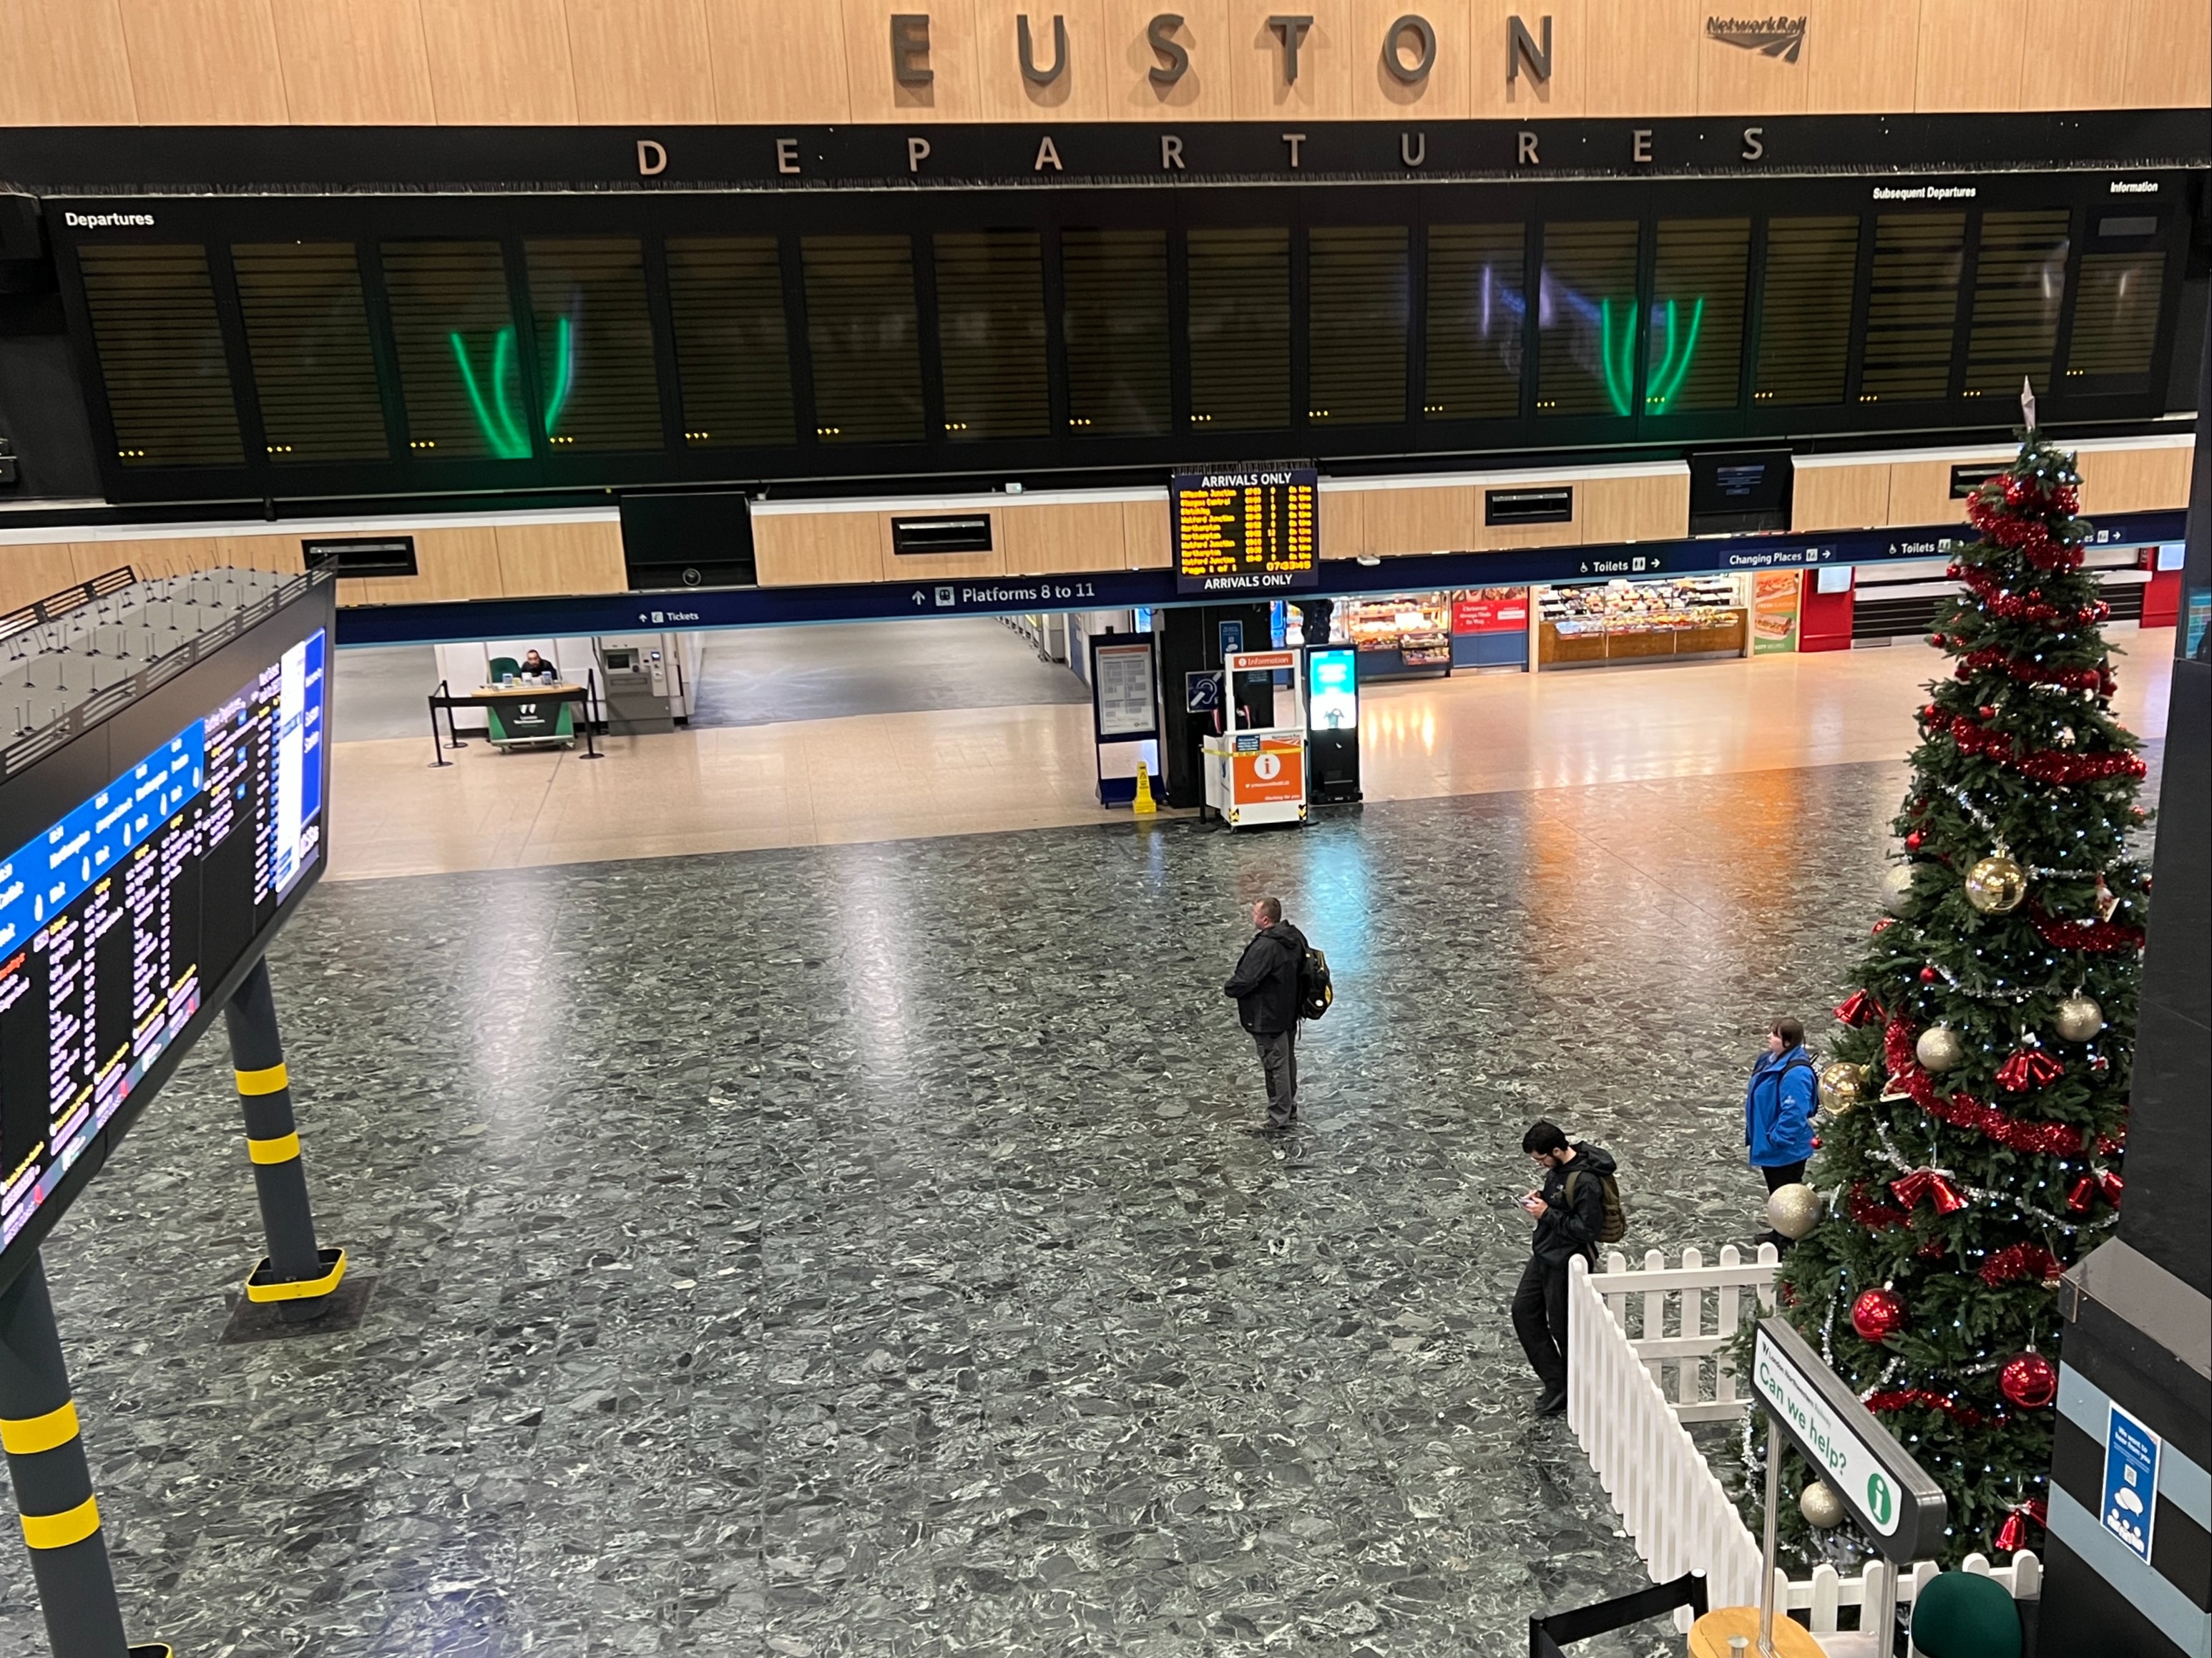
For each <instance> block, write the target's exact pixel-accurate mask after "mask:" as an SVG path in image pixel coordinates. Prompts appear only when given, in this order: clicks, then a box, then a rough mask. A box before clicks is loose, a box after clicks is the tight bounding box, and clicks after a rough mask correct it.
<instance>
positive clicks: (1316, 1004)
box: [1298, 944, 1336, 1019]
mask: <svg viewBox="0 0 2212 1658" xmlns="http://www.w3.org/2000/svg"><path fill="white" fill-rule="evenodd" d="M1335 1000H1336V984H1335V982H1334V980H1332V979H1331V978H1329V976H1328V957H1327V956H1325V955H1323V954H1322V953H1321V952H1320V951H1319V950H1316V948H1314V947H1313V946H1312V945H1310V944H1309V945H1307V946H1306V948H1305V949H1304V953H1303V954H1300V956H1299V957H1298V1017H1299V1018H1301V1019H1318V1018H1320V1017H1321V1016H1322V1015H1323V1014H1325V1013H1327V1012H1328V1009H1329V1004H1330V1003H1333V1002H1334V1001H1335Z"/></svg>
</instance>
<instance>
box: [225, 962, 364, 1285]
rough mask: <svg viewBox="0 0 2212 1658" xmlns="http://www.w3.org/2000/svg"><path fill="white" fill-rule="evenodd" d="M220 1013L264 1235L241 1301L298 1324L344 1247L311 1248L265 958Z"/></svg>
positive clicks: (339, 1268)
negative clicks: (263, 1251)
mask: <svg viewBox="0 0 2212 1658" xmlns="http://www.w3.org/2000/svg"><path fill="white" fill-rule="evenodd" d="M223 1016H224V1021H225V1023H226V1024H227V1025H228V1027H229V1030H230V1061H231V1064H232V1065H233V1066H234V1067H235V1068H236V1070H237V1073H238V1100H239V1104H240V1105H241V1106H244V1107H245V1110H246V1155H248V1156H250V1157H251V1158H252V1160H253V1185H254V1188H255V1190H256V1192H258V1195H259V1197H260V1199H261V1227H262V1230H263V1232H264V1234H266V1235H267V1237H268V1240H269V1254H268V1257H267V1259H264V1261H263V1262H262V1263H261V1265H259V1266H258V1267H256V1268H255V1269H254V1270H253V1275H252V1277H249V1278H248V1279H247V1280H246V1298H247V1299H248V1300H250V1301H265V1302H270V1303H274V1304H275V1306H276V1310H277V1314H278V1316H279V1317H281V1318H282V1319H283V1320H285V1321H286V1322H287V1323H290V1324H301V1323H305V1322H306V1321H307V1320H310V1319H313V1318H315V1317H317V1316H319V1314H321V1313H322V1312H323V1311H324V1310H325V1308H327V1307H328V1306H329V1304H330V1297H331V1291H332V1290H334V1289H337V1287H338V1280H339V1279H340V1278H342V1277H344V1276H345V1252H344V1251H343V1250H339V1249H319V1248H317V1247H316V1245H315V1214H314V1210H313V1209H312V1208H311V1207H310V1206H309V1204H308V1203H307V1171H306V1169H305V1168H303V1167H301V1162H300V1134H299V1125H298V1124H297V1123H296V1122H295V1120H294V1119H293V1116H292V1085H291V1078H290V1077H289V1075H288V1074H287V1073H286V1071H285V1069H284V1045H283V1039H282V1038H281V1036H280V1035H279V1034H278V1033H277V1029H276V997H275V995H274V994H273V993H272V992H271V991H270V987H269V964H268V962H267V961H266V960H261V961H257V962H255V963H254V964H253V971H252V972H249V973H248V974H246V982H245V983H244V984H240V986H239V987H238V994H237V995H235V996H234V997H231V999H230V1005H229V1006H228V1007H227V1008H225V1009H223Z"/></svg>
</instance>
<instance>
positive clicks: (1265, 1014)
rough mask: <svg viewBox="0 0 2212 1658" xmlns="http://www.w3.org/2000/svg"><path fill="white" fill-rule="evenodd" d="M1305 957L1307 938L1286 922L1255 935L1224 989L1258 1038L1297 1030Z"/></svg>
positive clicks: (1239, 1016) (1223, 992)
mask: <svg viewBox="0 0 2212 1658" xmlns="http://www.w3.org/2000/svg"><path fill="white" fill-rule="evenodd" d="M1305 958H1306V936H1305V935H1304V933H1302V932H1300V931H1299V930H1297V928H1295V927H1293V926H1291V923H1289V922H1287V921H1279V922H1277V923H1275V924H1274V925H1273V926H1272V927H1268V928H1266V929H1263V930H1261V931H1259V932H1256V933H1255V934H1253V935H1252V942H1250V943H1249V944H1247V945H1246V946H1245V947H1244V954H1243V955H1242V956H1241V957H1239V958H1238V960H1237V971H1236V972H1233V973H1231V975H1230V976H1229V982H1228V983H1227V984H1224V985H1223V986H1222V987H1221V991H1222V994H1223V995H1225V996H1233V997H1236V998H1237V1017H1238V1018H1239V1019H1241V1020H1243V1021H1244V1028H1245V1029H1246V1030H1248V1031H1250V1032H1251V1033H1253V1034H1254V1035H1255V1036H1272V1035H1274V1034H1275V1033H1278V1032H1280V1031H1287V1030H1295V1029H1297V1023H1298V966H1299V964H1300V963H1302V962H1303V961H1304V960H1305Z"/></svg>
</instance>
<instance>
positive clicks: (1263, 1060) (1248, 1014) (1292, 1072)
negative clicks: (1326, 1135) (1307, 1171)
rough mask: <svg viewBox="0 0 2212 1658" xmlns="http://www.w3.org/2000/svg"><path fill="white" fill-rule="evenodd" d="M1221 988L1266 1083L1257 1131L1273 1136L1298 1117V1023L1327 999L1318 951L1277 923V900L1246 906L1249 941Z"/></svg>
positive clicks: (1316, 1013) (1280, 913)
mask: <svg viewBox="0 0 2212 1658" xmlns="http://www.w3.org/2000/svg"><path fill="white" fill-rule="evenodd" d="M1316 963H1318V964H1320V965H1319V966H1317V967H1316V966H1315V965H1313V964H1316ZM1316 973H1317V974H1318V984H1315V983H1314V981H1315V979H1316ZM1221 988H1222V993H1223V994H1224V995H1225V996H1232V997H1236V998H1237V1017H1238V1018H1239V1019H1240V1020H1242V1021H1243V1025H1244V1028H1245V1029H1246V1030H1248V1031H1249V1032H1251V1033H1252V1044H1253V1045H1254V1046H1255V1047H1256V1048H1257V1049H1258V1050H1259V1051H1260V1068H1261V1070H1262V1071H1264V1072H1265V1073H1266V1075H1267V1128H1266V1129H1265V1130H1264V1131H1263V1132H1268V1133H1277V1134H1279V1133H1281V1132H1282V1131H1284V1130H1285V1129H1287V1128H1289V1127H1290V1126H1291V1125H1292V1124H1293V1123H1295V1122H1296V1121H1297V1116H1298V1021H1299V1019H1300V1018H1302V1017H1304V1018H1318V1017H1319V1016H1320V1009H1326V1008H1327V1007H1328V998H1329V994H1330V992H1329V987H1328V966H1327V964H1326V963H1322V962H1321V952H1320V951H1318V950H1315V949H1313V948H1310V947H1309V946H1308V944H1307V943H1306V936H1305V935H1304V933H1302V932H1300V931H1299V930H1297V928H1295V927H1293V926H1291V923H1289V922H1287V921H1285V920H1284V919H1283V900H1282V899H1279V898H1263V899H1261V900H1260V901H1259V902H1258V903H1257V904H1255V905H1253V906H1252V942H1250V943H1249V944H1247V945H1246V946H1245V947H1244V954H1243V956H1242V957H1240V958H1239V959H1238V960H1237V971H1236V972H1233V973H1231V974H1230V976H1229V982H1228V983H1227V984H1225V985H1223V986H1222V987H1221Z"/></svg>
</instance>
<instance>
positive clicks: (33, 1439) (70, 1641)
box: [0, 1254, 164, 1658]
mask: <svg viewBox="0 0 2212 1658" xmlns="http://www.w3.org/2000/svg"><path fill="white" fill-rule="evenodd" d="M0 1440H4V1442H5V1444H6V1447H7V1452H8V1477H9V1483H10V1484H13V1485H14V1486H15V1507H16V1509H18V1510H19V1511H20V1512H21V1515H22V1520H23V1540H24V1541H25V1542H26V1543H27V1544H28V1545H30V1551H31V1576H32V1578H33V1580H34V1581H35V1582H37V1584H38V1586H39V1608H40V1611H41V1612H44V1613H45V1614H46V1638H47V1640H48V1641H49V1642H51V1643H52V1646H53V1650H54V1658H126V1655H127V1654H129V1653H130V1651H131V1644H130V1643H129V1641H128V1640H127V1639H125V1636H124V1633H123V1610H122V1608H121V1607H120V1606H118V1605H117V1604H116V1601H115V1574H114V1573H113V1571H112V1570H111V1569H110V1568H109V1565H108V1562H107V1539H106V1538H105V1537H103V1536H102V1535H101V1534H100V1508H99V1505H98V1504H97V1503H94V1501H93V1497H92V1471H91V1470H90V1468H88V1466H86V1463H85V1457H84V1441H83V1440H82V1439H81V1438H79V1437H78V1436H77V1420H76V1405H75V1403H74V1402H73V1401H72V1400H71V1399H70V1385H69V1368H68V1366H67V1365H66V1364H65V1363H64V1361H63V1358H62V1339H61V1332H59V1331H58V1330H57V1329H56V1328H55V1327H54V1304H53V1300H52V1297H51V1296H50V1295H48V1294H47V1292H46V1263H45V1262H44V1261H43V1260H41V1259H40V1258H39V1257H38V1256H37V1255H35V1254H33V1256H32V1257H31V1259H30V1260H29V1262H28V1263H27V1265H25V1266H24V1268H23V1270H22V1271H21V1272H20V1273H18V1274H17V1275H16V1277H15V1282H14V1283H11V1284H9V1286H8V1288H7V1289H4V1290H0ZM154 1650H156V1651H160V1650H164V1649H161V1648H155V1649H154Z"/></svg>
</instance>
